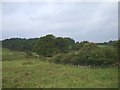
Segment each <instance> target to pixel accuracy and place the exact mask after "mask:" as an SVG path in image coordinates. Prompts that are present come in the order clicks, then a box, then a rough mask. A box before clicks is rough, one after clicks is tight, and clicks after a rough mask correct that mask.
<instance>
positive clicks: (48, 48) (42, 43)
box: [2, 34, 120, 66]
mask: <svg viewBox="0 0 120 90" xmlns="http://www.w3.org/2000/svg"><path fill="white" fill-rule="evenodd" d="M2 44H3V47H5V48H8V49H11V50H17V51H23V52H26V55H27V57H29V56H31V55H32V53H33V52H34V53H36V54H38V55H39V56H44V57H52V59H51V62H55V63H61V64H73V65H92V66H108V65H113V64H114V63H116V62H118V61H117V59H118V57H117V53H118V51H120V50H119V48H118V46H119V43H118V41H109V42H104V43H91V42H88V41H82V42H76V43H75V41H74V40H73V39H71V38H68V37H64V38H63V37H55V36H54V35H52V34H49V35H46V36H43V37H40V38H32V39H21V38H11V39H5V40H3V41H2Z"/></svg>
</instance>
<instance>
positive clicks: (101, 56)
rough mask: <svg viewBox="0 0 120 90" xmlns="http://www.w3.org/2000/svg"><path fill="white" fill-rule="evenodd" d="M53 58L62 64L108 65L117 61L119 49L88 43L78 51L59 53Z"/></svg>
mask: <svg viewBox="0 0 120 90" xmlns="http://www.w3.org/2000/svg"><path fill="white" fill-rule="evenodd" d="M53 60H54V62H55V63H62V64H74V65H92V66H108V65H111V64H113V63H115V62H117V50H116V49H115V48H113V47H110V46H109V47H98V46H97V45H96V44H94V43H88V44H85V45H84V47H82V48H81V49H80V50H79V51H77V52H71V53H69V54H58V55H56V56H55V57H53Z"/></svg>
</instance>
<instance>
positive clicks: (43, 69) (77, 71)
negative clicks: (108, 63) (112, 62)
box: [2, 49, 118, 88]
mask: <svg viewBox="0 0 120 90" xmlns="http://www.w3.org/2000/svg"><path fill="white" fill-rule="evenodd" d="M4 50H5V49H3V55H4V58H5V57H9V56H7V55H8V53H10V52H11V53H15V52H14V51H9V50H8V51H7V49H6V50H5V51H4ZM5 53H6V54H5ZM16 53H19V52H16ZM20 54H23V53H19V55H20ZM5 55H6V56H5ZM13 57H14V58H15V56H13ZM11 59H12V58H11ZM2 66H3V73H2V75H3V80H2V81H3V82H2V84H3V85H2V87H3V88H117V87H118V69H117V68H115V67H114V68H113V67H109V68H89V67H82V66H80V67H76V66H72V65H60V64H54V63H49V62H47V61H46V62H45V61H43V60H37V59H32V58H31V59H26V58H22V60H21V58H17V57H16V60H15V59H14V60H10V61H6V60H5V61H3V62H2Z"/></svg>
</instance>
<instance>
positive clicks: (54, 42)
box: [33, 35, 75, 57]
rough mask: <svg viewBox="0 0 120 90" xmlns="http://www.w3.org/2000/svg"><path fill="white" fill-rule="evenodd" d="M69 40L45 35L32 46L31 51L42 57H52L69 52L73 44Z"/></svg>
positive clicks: (72, 41)
mask: <svg viewBox="0 0 120 90" xmlns="http://www.w3.org/2000/svg"><path fill="white" fill-rule="evenodd" d="M74 43H75V42H74V40H72V39H71V38H62V37H55V36H53V35H46V36H44V37H41V38H40V39H39V41H38V42H37V44H36V45H35V46H34V48H33V51H34V52H36V53H37V54H39V55H43V56H48V57H49V56H53V55H55V54H58V53H62V52H63V53H67V52H69V51H70V50H71V47H72V46H73V44H74Z"/></svg>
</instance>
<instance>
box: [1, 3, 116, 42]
mask: <svg viewBox="0 0 120 90" xmlns="http://www.w3.org/2000/svg"><path fill="white" fill-rule="evenodd" d="M3 7H4V8H3V12H4V13H3V39H5V38H9V37H25V38H29V37H40V36H43V35H46V34H48V33H52V34H54V35H56V36H69V37H72V38H74V39H75V40H76V41H81V40H90V41H94V42H103V41H109V40H111V39H117V33H118V31H117V19H118V18H117V3H92V2H91V3H17V4H16V3H7V4H6V3H5V4H3Z"/></svg>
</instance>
